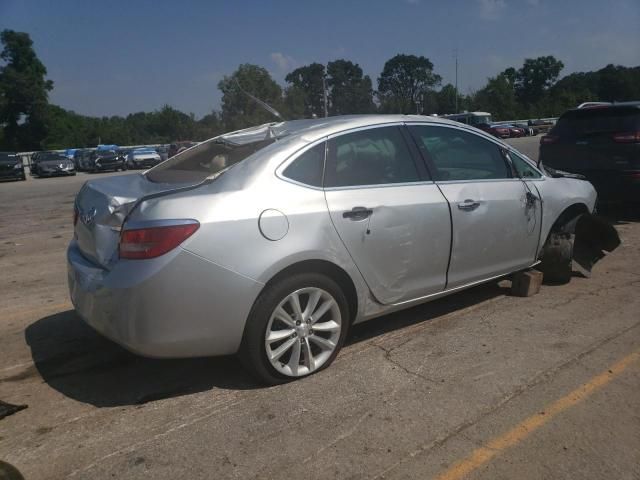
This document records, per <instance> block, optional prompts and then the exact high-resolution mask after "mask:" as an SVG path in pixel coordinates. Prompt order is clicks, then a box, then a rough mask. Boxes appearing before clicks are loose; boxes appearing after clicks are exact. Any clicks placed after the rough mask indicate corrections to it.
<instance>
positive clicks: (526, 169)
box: [509, 150, 542, 178]
mask: <svg viewBox="0 0 640 480" xmlns="http://www.w3.org/2000/svg"><path fill="white" fill-rule="evenodd" d="M509 157H510V158H511V163H512V164H513V168H514V169H515V170H516V172H517V174H518V176H519V177H521V178H541V177H542V175H540V172H538V171H537V170H536V169H535V168H533V167H532V166H531V164H530V163H529V162H527V161H526V160H525V159H524V158H522V157H521V156H520V155H518V154H517V153H516V152H514V151H513V150H511V151H510V152H509Z"/></svg>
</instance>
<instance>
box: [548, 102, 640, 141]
mask: <svg viewBox="0 0 640 480" xmlns="http://www.w3.org/2000/svg"><path fill="white" fill-rule="evenodd" d="M639 129H640V109H638V108H585V109H582V110H571V111H569V112H567V113H565V114H564V115H562V117H560V119H559V120H558V123H557V124H556V126H555V127H554V129H553V133H555V134H556V135H563V136H572V137H574V136H575V137H578V136H588V135H597V134H600V133H619V132H633V131H636V130H639Z"/></svg>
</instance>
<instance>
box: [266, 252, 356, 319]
mask: <svg viewBox="0 0 640 480" xmlns="http://www.w3.org/2000/svg"><path fill="white" fill-rule="evenodd" d="M296 273H320V274H323V275H326V276H328V277H329V278H331V279H332V280H334V281H335V282H336V283H337V284H338V285H339V286H340V288H341V289H342V291H343V292H344V294H345V296H346V297H347V304H348V306H349V317H350V320H351V321H353V320H354V319H355V318H356V315H357V313H358V293H357V290H356V286H355V285H354V283H353V280H351V277H350V276H349V274H348V273H347V272H345V271H344V270H343V269H342V268H340V267H339V266H337V265H336V264H334V263H331V262H328V261H326V260H303V261H301V262H298V263H294V264H293V265H289V266H288V267H286V268H285V269H283V270H281V271H279V272H278V273H277V274H275V275H274V276H273V277H272V278H271V279H270V280H269V281H268V282H267V283H266V285H265V286H264V288H265V289H266V288H267V287H269V286H270V285H273V284H274V283H276V282H277V281H279V280H280V279H282V278H284V277H288V276H291V275H294V274H296Z"/></svg>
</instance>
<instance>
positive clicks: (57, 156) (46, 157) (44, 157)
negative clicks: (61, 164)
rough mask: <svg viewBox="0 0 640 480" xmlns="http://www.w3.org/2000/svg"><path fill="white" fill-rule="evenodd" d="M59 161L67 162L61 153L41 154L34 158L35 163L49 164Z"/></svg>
mask: <svg viewBox="0 0 640 480" xmlns="http://www.w3.org/2000/svg"><path fill="white" fill-rule="evenodd" d="M59 160H68V159H67V157H66V156H64V155H63V154H61V153H41V154H40V155H38V157H37V158H36V161H37V162H49V161H59Z"/></svg>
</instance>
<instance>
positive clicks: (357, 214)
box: [342, 207, 373, 220]
mask: <svg viewBox="0 0 640 480" xmlns="http://www.w3.org/2000/svg"><path fill="white" fill-rule="evenodd" d="M371 214H373V209H371V208H367V207H353V208H352V209H351V210H347V211H346V212H343V213H342V218H349V219H351V220H364V219H365V218H368V217H369V216H371Z"/></svg>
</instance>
